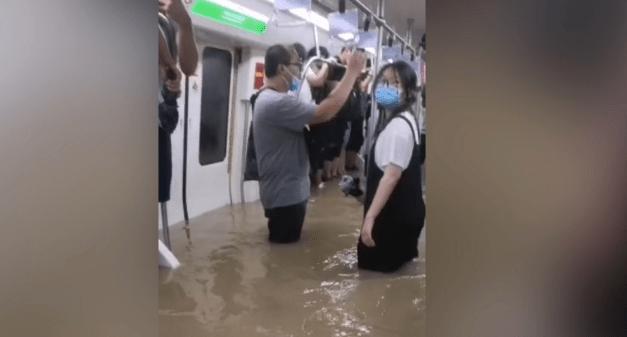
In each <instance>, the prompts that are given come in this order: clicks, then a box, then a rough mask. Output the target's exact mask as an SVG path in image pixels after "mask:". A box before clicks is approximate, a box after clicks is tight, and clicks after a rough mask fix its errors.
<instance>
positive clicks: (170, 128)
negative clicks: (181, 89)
mask: <svg viewBox="0 0 627 337" xmlns="http://www.w3.org/2000/svg"><path fill="white" fill-rule="evenodd" d="M163 99H164V101H163V102H161V103H159V127H161V128H162V129H163V130H164V131H165V132H167V133H168V134H172V132H174V130H175V129H176V125H177V124H178V122H179V109H178V106H177V104H176V95H175V94H173V93H170V92H168V90H167V89H165V88H164V89H163Z"/></svg>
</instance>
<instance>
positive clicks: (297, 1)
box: [274, 0, 311, 11]
mask: <svg viewBox="0 0 627 337" xmlns="http://www.w3.org/2000/svg"><path fill="white" fill-rule="evenodd" d="M298 8H305V9H310V8H311V0H274V9H276V10H279V11H286V10H290V9H298Z"/></svg>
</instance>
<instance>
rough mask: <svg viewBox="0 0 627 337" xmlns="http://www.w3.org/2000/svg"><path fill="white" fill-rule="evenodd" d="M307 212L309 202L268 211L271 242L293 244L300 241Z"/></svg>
mask: <svg viewBox="0 0 627 337" xmlns="http://www.w3.org/2000/svg"><path fill="white" fill-rule="evenodd" d="M306 211H307V201H305V202H302V203H300V204H296V205H291V206H285V207H277V208H272V209H266V210H265V214H266V218H268V230H269V231H270V235H269V240H270V242H274V243H292V242H296V241H298V240H300V233H301V231H302V229H303V223H304V222H305V212H306Z"/></svg>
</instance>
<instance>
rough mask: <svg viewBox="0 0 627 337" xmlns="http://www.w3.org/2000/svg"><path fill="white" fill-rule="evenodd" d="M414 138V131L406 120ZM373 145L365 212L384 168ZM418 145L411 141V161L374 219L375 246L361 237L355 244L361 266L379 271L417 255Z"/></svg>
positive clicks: (421, 209) (421, 212) (421, 215)
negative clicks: (366, 243) (412, 144)
mask: <svg viewBox="0 0 627 337" xmlns="http://www.w3.org/2000/svg"><path fill="white" fill-rule="evenodd" d="M395 118H402V119H403V120H404V121H405V122H407V124H409V126H410V128H411V130H412V134H413V135H414V138H413V139H415V131H414V128H413V127H412V125H411V123H410V122H409V120H408V119H407V118H405V117H403V116H399V117H395ZM377 141H378V139H377V140H376V141H375V145H374V146H372V149H371V151H370V156H369V157H370V158H369V163H368V165H369V171H368V172H369V174H368V180H367V193H366V201H365V208H364V213H367V212H368V209H370V205H371V204H372V200H373V199H374V196H375V193H376V191H377V188H378V186H379V182H380V181H381V178H382V177H383V171H382V170H381V169H380V168H379V167H378V166H377V164H376V163H375V160H374V150H375V146H376V143H377ZM420 156H421V154H420V146H418V144H415V143H414V150H413V152H412V156H411V161H410V163H409V166H408V167H407V169H405V170H404V171H403V173H402V175H401V178H400V180H399V182H398V184H397V185H396V187H395V188H394V191H393V192H392V194H391V195H390V198H389V200H388V202H387V203H386V204H385V206H384V207H383V209H382V210H381V213H380V214H379V215H378V216H377V218H376V219H375V221H374V226H373V229H372V238H373V239H374V242H375V244H376V246H375V247H372V248H370V247H367V246H366V245H364V243H363V242H362V241H361V236H360V238H359V242H358V244H357V259H358V266H359V268H360V269H368V270H373V271H379V272H394V271H396V270H398V269H399V268H400V267H401V266H402V265H403V264H405V263H406V262H409V261H411V260H413V259H414V258H416V257H418V237H419V235H420V231H421V230H422V227H423V226H424V219H425V204H424V201H423V199H422V191H421V175H420V166H421V162H420Z"/></svg>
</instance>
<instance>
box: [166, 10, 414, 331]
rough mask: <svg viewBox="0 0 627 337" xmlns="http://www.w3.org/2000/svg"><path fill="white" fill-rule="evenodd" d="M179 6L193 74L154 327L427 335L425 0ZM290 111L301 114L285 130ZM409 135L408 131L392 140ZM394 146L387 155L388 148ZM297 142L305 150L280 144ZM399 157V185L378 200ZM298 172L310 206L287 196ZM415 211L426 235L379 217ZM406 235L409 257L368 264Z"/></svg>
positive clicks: (181, 106)
mask: <svg viewBox="0 0 627 337" xmlns="http://www.w3.org/2000/svg"><path fill="white" fill-rule="evenodd" d="M179 1H181V0H179ZM181 3H182V4H183V5H184V8H185V10H186V12H187V15H188V16H189V18H190V19H191V25H192V26H193V33H194V41H195V45H196V48H197V51H198V66H197V67H196V69H195V71H194V72H193V74H190V76H185V75H184V74H182V78H181V83H182V84H181V88H182V89H183V90H182V93H181V95H180V97H179V98H178V103H177V105H178V123H176V128H174V130H173V131H172V132H171V134H170V142H171V169H172V171H171V172H172V177H171V180H170V184H169V185H168V186H169V187H170V191H169V192H170V193H169V196H168V197H169V198H163V200H160V201H162V202H161V204H160V210H161V212H160V219H161V220H160V224H159V226H160V228H161V230H162V236H161V240H160V259H161V264H162V268H160V288H159V307H160V308H159V328H160V335H161V336H421V335H424V331H423V329H424V312H425V300H424V294H425V259H424V251H425V250H424V245H425V242H424V241H425V237H424V233H422V234H420V230H421V229H422V226H423V224H424V201H423V197H422V195H423V187H422V186H424V170H423V169H422V167H423V163H424V160H425V156H424V152H425V147H424V144H425V139H426V137H425V134H426V131H425V130H426V129H425V124H426V123H425V117H424V116H425V112H426V109H425V104H424V103H425V100H426V96H425V94H424V93H425V84H426V76H425V69H426V67H425V57H426V43H425V39H424V36H425V35H424V27H425V18H424V11H425V8H424V7H425V6H424V1H418V2H415V1H413V2H411V3H410V2H407V3H401V1H398V2H397V1H383V0H371V1H330V0H327V1H306V0H305V1H303V0H298V1H295V0H292V1H285V0H283V1H281V0H274V1H273V0H231V1H229V0H194V1H188V0H184V1H182V2H181ZM179 15H180V14H179ZM160 16H161V18H162V19H161V20H164V19H168V17H169V16H171V15H170V13H168V12H167V10H164V11H163V13H160ZM178 28H179V32H180V30H184V29H185V27H182V28H181V27H178ZM179 37H180V36H179ZM180 40H181V39H180V38H179V39H178V42H172V41H176V40H171V42H170V43H178V44H179V48H180V47H181V46H180V43H181V41H180ZM295 43H298V44H300V45H301V46H302V47H304V49H305V50H304V51H303V50H301V51H300V52H299V51H298V50H297V49H299V48H298V47H297V48H294V44H295ZM277 45H281V46H283V47H281V46H277ZM273 48H274V49H273ZM300 49H302V48H300ZM270 50H272V52H270ZM180 52H181V50H179V54H180ZM303 52H304V53H305V54H303ZM327 53H328V55H326V54H327ZM270 54H272V55H274V56H272V55H270ZM269 55H270V56H269ZM277 55H278V56H277ZM178 56H181V55H178ZM273 57H274V59H273ZM281 57H283V59H284V58H285V57H288V60H287V61H285V60H283V61H280V62H279V61H277V62H278V63H276V64H275V61H273V60H275V59H276V60H279V59H281ZM290 58H291V59H290ZM268 60H270V61H269V62H268ZM179 66H180V65H179ZM321 73H324V79H322V76H321V75H320V74H321ZM353 75H354V76H353ZM351 76H353V77H351ZM344 82H346V83H349V82H350V84H346V83H344ZM359 84H363V85H359ZM320 88H325V89H324V90H322V89H320ZM344 91H345V92H346V93H345V95H343V96H342V92H344ZM260 92H261V93H260ZM338 93H339V94H338ZM287 96H291V97H287ZM303 96H305V98H303ZM251 99H252V100H251ZM325 100H328V101H327V103H324V101H325ZM333 100H336V101H341V102H342V104H340V105H338V104H334V102H335V101H333ZM346 102H349V103H346ZM314 103H318V106H330V107H331V108H326V110H325V108H316V105H314ZM253 106H254V109H253ZM347 106H351V107H354V106H359V107H360V108H359V111H361V113H360V114H358V115H361V117H360V118H359V117H355V118H353V117H350V118H349V117H341V116H348V115H350V116H353V115H351V114H350V113H347V112H342V111H344V110H346V111H348V110H351V111H353V110H354V109H353V108H351V109H348V108H346V107H347ZM333 107H336V108H333ZM281 109H283V110H285V112H284V113H283V112H282V114H284V115H288V114H291V113H292V110H298V109H302V110H303V111H304V112H303V116H304V117H302V118H300V117H299V118H300V119H299V118H296V117H294V118H292V119H290V122H281V121H280V118H282V117H281V116H283V115H281V114H278V113H276V111H281ZM334 109H335V111H331V110H334ZM342 109H343V110H342ZM401 110H403V113H400V111H401ZM397 112H398V114H397ZM273 114H274V117H272V116H273ZM306 114H310V115H306ZM277 115H278V116H277ZM396 115H398V118H393V116H396ZM277 118H279V119H277ZM341 118H344V120H346V121H347V122H346V123H344V122H342V123H340V122H337V121H339V120H341ZM294 120H305V121H306V123H304V125H303V126H304V128H301V127H300V124H298V123H296V122H294ZM282 123H287V124H289V126H290V128H291V129H290V128H288V129H289V132H288V131H285V130H282V129H280V128H279V127H278V126H277V125H279V126H282V125H283V124H282ZM287 124H286V125H287ZM272 128H276V130H274V131H273V132H269V131H268V130H270V129H272ZM338 130H339V131H338ZM399 130H400V131H399ZM398 132H401V133H403V132H404V133H405V134H406V135H407V136H406V137H405V138H404V139H401V140H399V141H398V142H397V141H396V138H395V137H396V136H394V135H395V134H397V133H398ZM360 136H361V137H360ZM355 137H356V138H355ZM353 138H355V139H358V141H356V142H357V145H356V146H351V145H349V144H353V143H355V142H354V141H353ZM360 138H361V139H360ZM388 138H389V139H390V142H391V143H394V144H397V145H390V146H392V147H390V149H393V150H386V149H388V147H384V146H383V145H378V144H379V143H382V142H384V141H385V140H386V139H388ZM312 139H313V140H312ZM321 139H322V141H320V140H321ZM331 139H333V141H331ZM317 141H318V143H316V142H317ZM403 141H404V142H405V143H403ZM399 142H400V143H399ZM401 143H402V144H405V145H404V147H403V146H402V144H401ZM315 144H322V145H318V146H316V145H315ZM398 144H401V145H398ZM292 145H293V146H292ZM386 146H387V145H386ZM288 147H289V148H293V149H296V150H293V151H296V152H298V151H300V150H301V149H302V150H304V151H301V152H298V153H297V154H293V153H291V152H290V153H289V154H287V152H284V153H278V152H280V151H284V148H288ZM377 149H379V150H378V151H379V152H377V151H375V150H377ZM255 150H256V151H255ZM285 151H287V150H285ZM289 151H292V150H289ZM289 151H288V152H289ZM351 152H352V153H351ZM251 153H252V155H251ZM303 153H304V154H303ZM312 153H317V154H319V156H313V155H312ZM381 153H383V154H381ZM390 153H400V154H397V155H393V154H390ZM403 153H405V154H406V155H405V157H407V158H406V160H405V159H397V158H401V157H403ZM160 155H162V154H160ZM395 156H397V157H395ZM399 156H400V157H399ZM382 158H386V159H382ZM382 160H383V161H385V160H387V162H385V163H383V164H382V162H381V161H382ZM399 160H400V162H403V161H404V162H403V163H401V164H398V165H396V166H394V165H392V164H396V163H397V162H399ZM314 162H315V163H319V165H316V164H313V163H314ZM292 166H298V167H299V169H298V170H296V169H295V168H293V167H292ZM390 166H394V167H396V168H397V169H396V171H393V172H396V173H397V174H398V177H397V178H398V179H397V180H396V182H395V183H396V186H403V187H402V188H401V187H398V188H395V187H394V186H392V191H391V192H389V193H390V194H389V195H388V196H385V197H381V196H380V195H379V194H384V193H383V192H380V190H383V188H382V187H381V186H383V185H384V184H386V182H382V181H388V180H389V178H387V177H388V174H390V173H389V172H388V171H389V170H387V168H388V167H390ZM397 166H398V167H397ZM273 170H274V171H273ZM303 170H306V171H307V173H308V176H307V177H306V181H307V189H306V191H305V189H303V191H304V192H303V193H305V192H307V198H306V201H305V202H303V203H302V206H299V207H302V212H300V213H299V211H298V210H296V211H295V210H294V209H293V208H289V207H287V206H285V204H286V203H285V202H283V203H281V202H282V201H283V199H286V198H287V195H293V194H296V195H297V196H296V197H294V198H299V196H302V195H303V194H299V193H296V192H299V191H295V190H298V188H293V187H294V186H297V187H299V186H302V183H301V184H300V185H298V183H295V182H294V181H293V180H294V179H296V178H293V177H295V175H294V174H295V173H294V172H295V171H298V172H304V171H303ZM270 176H271V177H273V178H272V179H270V178H268V177H270ZM276 181H279V183H277V182H276ZM299 181H300V180H299ZM160 183H164V181H163V180H161V181H160ZM277 184H278V186H279V187H276V186H275V185H277ZM272 193H274V194H275V195H273V196H270V197H269V194H272ZM277 200H278V201H277ZM294 200H296V199H294ZM299 200H300V199H299ZM386 200H387V202H386ZM397 203H398V205H396V204H397ZM391 204H395V205H396V206H395V207H392V206H390V205H391ZM269 205H272V206H269ZM299 205H301V204H299ZM414 205H415V207H414ZM275 206H276V207H275ZM290 207H291V206H290ZM403 207H405V208H403ZM287 208H289V210H287ZM299 209H300V208H299ZM405 209H410V210H412V211H413V210H420V209H422V213H420V214H419V213H416V214H415V217H416V218H418V217H421V218H420V227H412V228H413V229H412V230H413V231H414V232H415V231H416V230H417V231H418V233H414V232H412V234H410V235H409V236H413V237H414V239H415V240H418V237H420V240H419V241H418V243H417V244H416V241H413V242H412V241H411V240H410V241H407V242H405V241H403V240H404V238H405V237H407V236H408V235H406V234H407V232H390V231H388V232H385V231H384V230H381V229H380V228H381V225H380V224H378V222H382V221H383V222H386V223H388V222H389V223H396V222H398V223H399V228H400V227H402V226H405V222H403V219H402V218H403V217H402V216H401V217H399V216H395V215H394V214H396V213H404V210H405ZM279 210H281V211H280V212H279ZM305 210H306V211H305ZM373 212H374V214H373ZM279 214H280V215H279ZM412 214H413V213H412ZM384 215H385V216H384ZM295 217H302V219H304V223H302V222H301V225H302V231H301V230H300V228H299V232H298V235H297V238H296V240H294V241H292V242H291V243H288V244H281V243H274V242H271V241H272V231H273V230H275V229H273V227H278V226H279V224H280V223H281V225H282V223H283V222H285V221H287V222H290V221H292V220H293V218H295ZM413 217H414V215H409V216H407V215H406V216H405V218H413ZM369 218H372V219H373V223H374V225H372V224H371V226H374V227H372V228H371V230H370V231H369V232H368V233H370V234H371V236H368V235H364V230H363V227H365V226H363V225H364V223H365V222H367V221H365V219H369ZM381 219H384V220H381ZM377 221H378V222H377ZM395 221H396V222H395ZM412 221H413V220H412ZM415 222H416V223H418V221H415ZM413 223H414V222H412V224H413ZM401 225H402V226H401ZM388 227H393V226H388ZM373 228H374V229H373ZM269 232H270V240H269ZM423 232H424V231H423ZM373 238H374V241H376V242H377V243H378V245H373V246H372V247H371V245H370V244H369V241H368V240H367V239H373ZM398 240H401V241H403V242H405V243H403V244H397V241H398ZM358 243H359V245H358ZM402 245H405V246H407V245H409V247H410V249H409V253H408V254H405V255H403V256H402V257H400V259H402V262H403V263H402V266H400V265H399V266H395V268H392V269H393V270H378V269H381V268H368V264H367V263H364V262H363V261H367V260H368V259H369V260H368V261H375V260H376V261H379V260H380V259H385V258H388V257H389V256H394V257H398V256H400V255H398V254H400V253H399V252H398V250H394V247H395V246H402ZM412 245H413V248H414V249H413V251H415V248H416V246H418V247H417V248H418V252H419V254H413V252H412V249H411V246H412ZM386 247H391V248H390V249H392V250H390V251H389V252H385V253H383V254H379V253H377V252H379V251H380V250H384V249H386ZM378 254H379V255H378ZM416 255H417V256H416ZM371 256H374V257H371ZM396 260H398V258H397V259H396ZM396 260H395V261H396ZM398 261H401V260H398ZM373 263H374V262H373ZM384 269H385V268H384ZM381 271H383V272H381Z"/></svg>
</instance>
